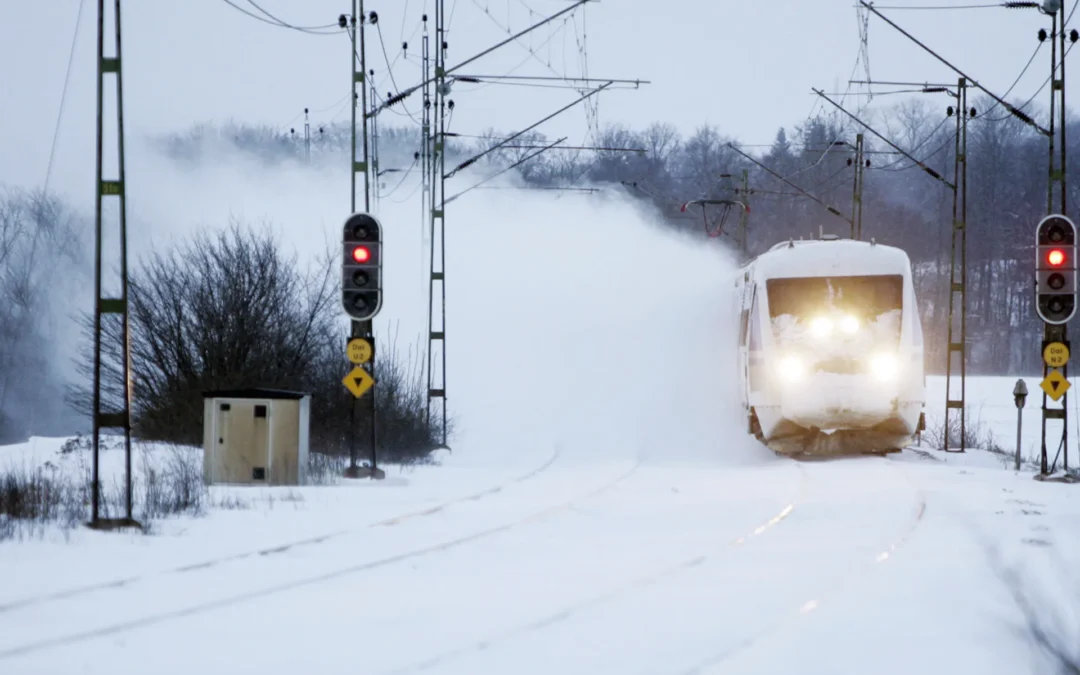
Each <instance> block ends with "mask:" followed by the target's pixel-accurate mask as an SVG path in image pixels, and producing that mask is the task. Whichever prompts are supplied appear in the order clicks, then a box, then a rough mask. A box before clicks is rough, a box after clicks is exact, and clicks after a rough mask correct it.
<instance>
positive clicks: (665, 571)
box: [383, 462, 808, 675]
mask: <svg viewBox="0 0 1080 675" xmlns="http://www.w3.org/2000/svg"><path fill="white" fill-rule="evenodd" d="M792 463H793V464H794V465H795V467H796V468H797V469H798V471H799V486H798V488H797V489H796V490H795V495H794V496H793V497H792V499H791V501H790V502H789V503H788V504H786V505H785V506H784V507H783V508H782V509H780V511H779V512H777V513H776V514H774V515H772V516H770V517H769V518H768V519H766V520H764V521H763V522H761V523H759V524H758V525H756V526H755V527H753V528H752V529H751V530H750V531H748V532H746V533H745V534H742V535H740V536H738V537H735V538H734V539H731V540H730V541H728V542H727V543H726V544H724V545H722V547H721V548H719V549H717V548H715V547H709V550H707V551H706V552H705V553H701V554H699V555H695V556H692V557H688V558H685V559H683V560H680V561H679V562H676V563H674V564H671V565H666V566H663V567H661V568H658V569H655V570H653V571H652V572H650V573H648V574H645V575H641V576H639V577H637V578H635V579H633V580H631V581H629V582H626V583H622V584H619V585H617V586H614V587H612V588H609V589H608V590H607V591H605V592H604V593H600V594H598V595H594V596H592V597H590V598H588V599H586V600H582V601H579V602H575V603H573V604H570V605H567V606H565V607H563V608H561V609H560V610H558V611H556V612H554V613H551V614H549V615H546V616H544V617H542V618H539V619H536V620H534V621H530V622H528V623H525V624H521V625H519V626H517V627H516V628H512V629H510V630H507V631H504V632H501V633H498V634H496V635H492V636H491V637H488V638H485V639H483V640H479V641H476V642H474V643H472V644H469V645H466V646H464V647H460V648H457V649H452V650H448V651H445V652H443V653H441V654H438V655H436V656H433V657H429V658H427V659H424V660H422V661H416V662H413V663H411V664H408V665H405V666H400V667H398V668H393V669H389V670H385V671H383V672H384V673H385V674H386V675H401V674H404V673H412V672H418V671H423V670H429V669H431V668H436V667H439V666H442V665H444V664H445V663H447V662H449V661H451V660H453V659H455V658H458V657H460V656H463V655H465V654H468V653H470V652H474V651H480V650H484V649H487V648H489V647H491V646H493V645H496V644H499V643H502V642H505V641H507V640H510V639H513V638H516V637H519V636H522V635H526V634H528V633H532V632H535V631H539V630H543V629H545V628H548V627H549V626H553V625H555V624H557V623H560V622H562V621H565V620H567V619H569V618H571V617H572V616H574V615H575V614H577V613H579V612H581V611H584V610H587V609H590V608H592V607H597V606H600V605H602V604H604V603H606V602H609V601H611V600H613V599H616V598H619V597H623V596H625V595H626V594H628V593H634V592H636V591H640V590H641V589H643V588H645V587H647V586H651V585H655V584H658V583H662V582H664V581H666V580H670V579H671V578H672V577H673V576H675V575H678V574H680V573H683V572H686V571H688V570H691V569H694V568H697V567H700V566H701V565H704V564H705V563H707V562H709V561H711V560H713V559H715V558H717V557H719V556H722V555H724V554H725V553H727V552H730V551H732V550H737V549H739V548H741V547H742V546H743V545H745V544H746V543H748V542H749V541H751V540H752V539H754V538H755V537H758V536H761V535H763V534H765V532H767V531H769V530H771V529H772V528H773V527H775V526H776V525H778V524H780V523H781V522H783V521H784V520H786V519H787V518H788V517H789V516H790V515H791V514H792V512H793V511H794V510H795V509H796V507H797V505H798V504H799V502H800V500H801V499H802V497H803V495H804V494H805V492H806V487H807V482H808V475H807V471H806V469H805V468H803V467H802V466H801V465H799V464H798V463H795V462H792Z"/></svg>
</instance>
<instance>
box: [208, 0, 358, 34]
mask: <svg viewBox="0 0 1080 675" xmlns="http://www.w3.org/2000/svg"><path fill="white" fill-rule="evenodd" d="M222 1H223V2H224V3H225V4H227V5H228V6H229V7H232V8H233V9H235V10H236V11H238V12H240V13H242V14H246V15H248V16H250V17H251V18H252V19H257V20H259V21H262V22H263V23H265V24H269V25H271V26H276V27H278V28H289V29H291V30H297V31H300V32H301V33H308V34H310V35H336V34H337V33H338V31H336V30H335V31H325V30H323V29H327V28H337V27H338V25H337V24H336V23H332V24H326V25H324V26H293V25H290V24H287V23H285V22H284V21H282V20H280V19H278V18H277V17H275V16H273V15H272V14H270V13H269V12H267V11H266V10H264V9H262V8H261V7H259V6H258V5H256V4H255V3H254V2H252V0H248V2H250V3H251V4H252V6H254V7H255V8H257V9H258V10H259V11H260V12H262V13H264V14H266V15H267V16H269V17H270V19H267V18H264V17H261V16H259V15H258V14H255V13H253V12H249V11H248V10H246V9H244V8H243V7H241V6H240V5H238V4H236V3H235V2H233V1H232V0H222ZM271 19H273V20H272V21H271Z"/></svg>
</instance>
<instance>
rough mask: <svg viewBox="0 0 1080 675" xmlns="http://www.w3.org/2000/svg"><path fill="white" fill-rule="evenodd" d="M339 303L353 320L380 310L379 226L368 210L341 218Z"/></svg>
mask: <svg viewBox="0 0 1080 675" xmlns="http://www.w3.org/2000/svg"><path fill="white" fill-rule="evenodd" d="M342 241H343V244H344V258H343V260H342V278H341V304H342V306H343V307H344V308H345V313H346V314H348V315H349V316H350V317H352V318H353V319H354V320H355V321H370V320H371V319H372V318H373V317H374V316H375V315H376V314H378V313H379V310H380V309H382V226H381V225H380V224H379V221H378V220H377V219H376V218H375V216H372V215H371V214H369V213H363V212H360V213H354V214H353V215H351V216H349V218H348V219H347V220H346V221H345V228H344V235H343V239H342Z"/></svg>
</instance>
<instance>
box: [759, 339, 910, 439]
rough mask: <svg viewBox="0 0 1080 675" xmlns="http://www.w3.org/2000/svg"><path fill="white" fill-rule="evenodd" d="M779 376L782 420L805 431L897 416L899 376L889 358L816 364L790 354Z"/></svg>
mask: <svg viewBox="0 0 1080 675" xmlns="http://www.w3.org/2000/svg"><path fill="white" fill-rule="evenodd" d="M777 374H778V375H779V376H780V391H779V394H780V397H779V398H780V403H781V406H780V407H781V409H782V413H783V416H784V417H785V418H786V419H789V420H791V421H793V422H795V423H796V424H799V425H801V426H807V427H811V426H816V427H819V428H822V429H828V428H837V427H863V426H872V425H873V424H876V423H878V422H880V421H882V420H885V419H888V418H889V417H890V416H892V415H895V414H896V410H897V397H898V394H899V391H900V381H899V380H900V377H901V373H900V367H899V362H898V361H897V359H896V358H893V357H892V356H891V355H889V354H888V353H874V354H868V355H865V356H861V357H857V358H855V357H845V358H825V359H818V360H814V359H812V358H808V357H805V356H804V357H802V358H799V357H796V356H791V355H789V356H788V357H787V359H786V360H781V362H780V364H779V368H778V369H777Z"/></svg>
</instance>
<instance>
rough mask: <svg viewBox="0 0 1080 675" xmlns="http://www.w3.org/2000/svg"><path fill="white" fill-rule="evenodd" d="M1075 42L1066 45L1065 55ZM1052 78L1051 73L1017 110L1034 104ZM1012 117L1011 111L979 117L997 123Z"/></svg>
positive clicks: (981, 119)
mask: <svg viewBox="0 0 1080 675" xmlns="http://www.w3.org/2000/svg"><path fill="white" fill-rule="evenodd" d="M1075 44H1076V43H1075V42H1074V43H1072V44H1070V45H1069V46H1068V47H1066V49H1065V56H1068V55H1069V52H1071V51H1072V48H1073V46H1074V45H1075ZM1062 58H1064V56H1063V57H1062ZM1051 79H1053V76H1052V75H1051V76H1050V77H1048V78H1046V81H1045V82H1043V83H1042V86H1041V87H1039V89H1038V90H1037V91H1036V92H1035V93H1034V94H1032V95H1031V98H1029V99H1028V100H1027V101H1024V103H1023V104H1022V105H1020V106H1018V107H1017V108H1016V110H1019V111H1021V112H1023V110H1024V108H1026V107H1028V106H1029V105H1031V104H1032V102H1033V101H1034V100H1035V99H1036V98H1038V96H1039V94H1041V93H1042V92H1043V90H1044V89H1046V85H1048V84H1050V80H1051ZM994 107H997V105H995V106H994ZM994 107H992V108H990V110H993V109H994ZM1012 117H1013V115H1012V114H1011V113H1010V114H1008V115H1003V116H1001V117H989V118H988V117H986V114H985V113H983V115H981V116H980V117H979V119H980V121H986V122H991V123H996V122H1004V121H1005V120H1008V119H1011V118H1012Z"/></svg>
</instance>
